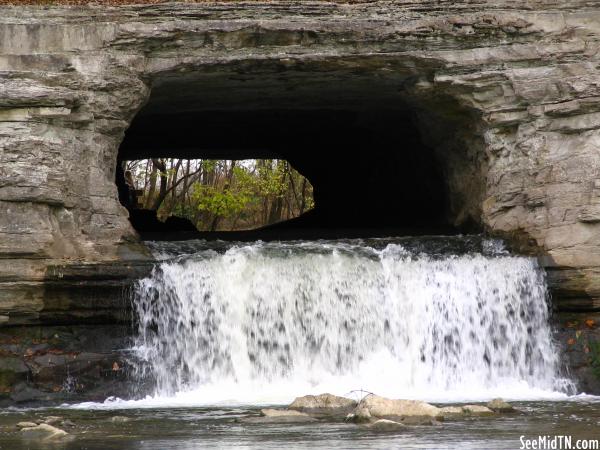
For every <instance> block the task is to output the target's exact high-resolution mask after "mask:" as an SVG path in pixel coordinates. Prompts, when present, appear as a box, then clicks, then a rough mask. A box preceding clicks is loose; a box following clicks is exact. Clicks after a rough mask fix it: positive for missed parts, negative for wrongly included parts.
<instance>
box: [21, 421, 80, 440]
mask: <svg viewBox="0 0 600 450" xmlns="http://www.w3.org/2000/svg"><path fill="white" fill-rule="evenodd" d="M68 434H69V433H67V432H66V431H65V430H61V429H60V428H56V427H53V426H52V425H48V424H47V423H42V424H39V425H36V426H35V427H25V428H22V429H21V435H22V436H23V437H24V438H26V439H40V440H44V441H50V440H55V439H62V438H64V437H65V436H67V435H68Z"/></svg>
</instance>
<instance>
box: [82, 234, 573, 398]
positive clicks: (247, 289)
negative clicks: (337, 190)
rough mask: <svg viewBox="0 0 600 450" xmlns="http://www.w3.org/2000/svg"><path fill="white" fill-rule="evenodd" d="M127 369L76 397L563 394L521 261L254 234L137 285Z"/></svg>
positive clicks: (536, 283) (535, 278) (540, 302)
mask: <svg viewBox="0 0 600 450" xmlns="http://www.w3.org/2000/svg"><path fill="white" fill-rule="evenodd" d="M135 309H136V314H137V317H138V320H139V336H138V338H137V342H136V346H135V349H134V350H135V352H136V354H137V356H138V357H139V359H140V361H141V362H142V364H141V365H140V371H139V374H138V375H139V377H140V379H151V380H153V381H154V382H155V384H156V389H155V393H154V395H152V396H149V397H146V398H144V399H141V400H120V399H109V400H108V401H107V402H105V403H104V404H89V403H86V404H80V405H78V407H85V408H90V407H98V408H129V407H134V408H138V407H178V406H200V405H243V404H252V405H259V404H286V403H289V402H290V401H291V400H293V398H294V397H296V396H300V395H306V394H319V393H323V392H330V393H333V394H337V395H347V396H348V395H350V396H352V393H351V391H355V390H361V389H362V390H364V391H368V392H374V393H377V394H379V395H383V396H387V397H392V398H415V399H420V400H427V401H436V402H460V401H474V400H488V399H490V398H493V397H503V398H505V399H509V400H510V399H512V400H516V399H520V400H526V399H546V400H562V399H566V398H568V394H569V393H570V390H571V389H572V384H571V383H570V382H569V381H568V380H566V379H564V378H562V377H561V376H560V374H559V367H558V357H557V350H556V348H555V347H554V345H553V343H552V339H551V331H550V327H549V324H548V306H547V292H546V284H545V278H544V272H543V270H541V269H540V268H539V267H538V266H537V263H536V261H535V260H534V259H532V258H525V257H518V256H509V255H494V256H489V255H488V256H484V255H482V254H464V255H461V256H458V255H452V254H450V255H442V256H440V255H436V256H430V255H427V254H423V253H415V252H409V251H407V250H406V248H405V247H403V246H400V245H396V244H389V245H387V246H385V248H383V249H382V250H375V249H373V248H370V247H368V246H365V245H353V246H348V245H346V244H336V243H331V242H330V243H311V244H296V245H277V244H262V243H256V244H251V245H243V246H234V247H232V248H229V249H228V250H226V251H224V252H215V251H212V250H210V251H199V252H197V253H195V254H188V255H186V256H185V257H183V258H177V259H171V260H168V259H167V260H165V261H163V262H162V263H161V264H159V265H158V266H157V267H156V269H155V270H154V273H153V274H152V276H150V277H148V278H146V279H144V280H142V281H141V282H140V283H139V285H138V289H137V294H136V299H135Z"/></svg>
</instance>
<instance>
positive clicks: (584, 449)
mask: <svg viewBox="0 0 600 450" xmlns="http://www.w3.org/2000/svg"><path fill="white" fill-rule="evenodd" d="M520 440H521V447H520V450H524V449H527V450H546V449H548V450H600V440H598V439H573V436H566V435H556V436H538V437H536V438H533V439H527V438H526V437H525V436H521V437H520Z"/></svg>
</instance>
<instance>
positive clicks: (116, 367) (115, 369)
mask: <svg viewBox="0 0 600 450" xmlns="http://www.w3.org/2000/svg"><path fill="white" fill-rule="evenodd" d="M112 370H113V371H115V372H116V371H117V370H121V368H120V367H119V364H117V362H116V361H115V362H114V363H113V365H112Z"/></svg>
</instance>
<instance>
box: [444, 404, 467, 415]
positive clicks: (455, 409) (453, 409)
mask: <svg viewBox="0 0 600 450" xmlns="http://www.w3.org/2000/svg"><path fill="white" fill-rule="evenodd" d="M440 411H441V413H442V415H443V416H444V418H454V417H461V416H464V414H465V412H464V411H463V409H462V408H461V407H460V406H444V407H443V408H440Z"/></svg>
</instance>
